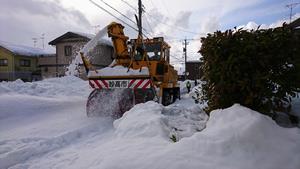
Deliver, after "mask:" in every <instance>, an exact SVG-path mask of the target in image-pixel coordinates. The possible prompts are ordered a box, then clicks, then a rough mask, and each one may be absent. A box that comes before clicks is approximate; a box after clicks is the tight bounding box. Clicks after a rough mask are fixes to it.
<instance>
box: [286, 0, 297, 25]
mask: <svg viewBox="0 0 300 169" xmlns="http://www.w3.org/2000/svg"><path fill="white" fill-rule="evenodd" d="M299 4H300V2H296V3H290V4H287V5H286V7H287V8H290V23H291V22H292V16H293V8H294V7H296V6H297V5H299Z"/></svg>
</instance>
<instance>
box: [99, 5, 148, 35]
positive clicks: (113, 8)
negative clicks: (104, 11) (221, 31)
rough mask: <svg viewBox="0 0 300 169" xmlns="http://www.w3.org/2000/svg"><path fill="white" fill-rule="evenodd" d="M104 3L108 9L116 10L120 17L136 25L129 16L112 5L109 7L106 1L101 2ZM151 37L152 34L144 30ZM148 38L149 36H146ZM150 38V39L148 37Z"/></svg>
mask: <svg viewBox="0 0 300 169" xmlns="http://www.w3.org/2000/svg"><path fill="white" fill-rule="evenodd" d="M100 1H101V2H102V3H104V4H105V5H106V6H108V7H110V8H111V9H112V10H114V11H116V12H117V13H118V14H120V15H122V16H123V17H125V18H126V19H128V20H129V21H130V22H132V23H133V24H136V22H134V21H133V20H132V19H130V18H129V17H128V16H126V15H124V14H123V13H121V12H120V11H118V10H117V9H116V8H114V7H113V6H111V5H109V4H108V3H106V2H105V1H104V0H100ZM142 29H143V30H144V31H145V32H146V33H147V34H148V35H149V36H151V35H150V33H149V32H148V31H147V30H146V29H144V28H142ZM146 37H147V36H146ZM147 38H148V37H147Z"/></svg>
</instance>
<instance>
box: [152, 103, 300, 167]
mask: <svg viewBox="0 0 300 169" xmlns="http://www.w3.org/2000/svg"><path fill="white" fill-rule="evenodd" d="M299 140H300V130H299V129H298V128H293V129H286V128H282V127H279V126H278V125H277V124H276V123H275V122H274V121H273V120H272V119H271V118H269V117H267V116H264V115H261V114H259V113H257V112H255V111H252V110H250V109H248V108H245V107H242V106H240V105H237V104H236V105H234V106H232V107H230V108H228V109H224V110H215V111H213V112H211V117H210V119H209V121H208V123H207V126H206V129H205V130H203V131H202V132H199V133H196V134H194V135H193V136H192V137H189V138H184V139H182V140H181V141H180V142H178V143H177V144H175V145H174V147H169V149H168V151H166V152H165V153H164V154H163V155H164V156H169V155H171V154H176V156H177V157H178V156H179V157H184V158H185V159H189V161H191V162H190V163H186V164H184V160H181V161H178V160H177V161H176V156H173V157H172V156H170V158H171V160H170V161H172V163H171V165H169V166H168V167H169V168H177V167H176V166H183V165H185V168H224V169H227V168H228V169H235V168H237V169H239V168H244V169H247V168H249V169H252V168H264V169H268V168H269V169H273V168H285V169H296V168H299V166H300V161H299V157H300V147H299ZM174 161H176V162H174ZM156 162H157V163H159V162H158V161H156ZM155 167H156V166H154V168H155ZM159 168H163V167H159Z"/></svg>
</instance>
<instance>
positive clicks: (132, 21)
mask: <svg viewBox="0 0 300 169" xmlns="http://www.w3.org/2000/svg"><path fill="white" fill-rule="evenodd" d="M100 1H101V2H102V3H104V4H105V5H106V6H108V7H110V8H111V9H112V10H114V11H116V12H117V13H118V14H120V15H122V16H123V17H125V18H126V19H128V20H129V21H130V22H132V23H133V24H136V23H135V22H134V21H133V20H131V19H130V18H129V17H127V16H126V15H124V14H122V13H121V12H120V11H118V10H117V9H116V8H114V7H112V6H111V5H109V4H108V3H106V2H105V1H103V0H100Z"/></svg>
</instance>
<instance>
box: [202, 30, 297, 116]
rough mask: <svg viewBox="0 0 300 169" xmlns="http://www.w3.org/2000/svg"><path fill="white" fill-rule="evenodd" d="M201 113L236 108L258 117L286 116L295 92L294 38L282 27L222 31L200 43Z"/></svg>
mask: <svg viewBox="0 0 300 169" xmlns="http://www.w3.org/2000/svg"><path fill="white" fill-rule="evenodd" d="M201 42H202V46H201V49H200V53H201V54H202V56H203V57H202V58H201V60H202V61H203V63H204V64H203V66H202V67H201V69H202V70H203V72H204V76H203V78H204V80H205V81H206V83H204V84H203V86H202V88H203V93H204V96H203V98H202V99H204V100H206V101H208V107H207V111H208V112H209V111H211V110H214V109H218V108H226V107H230V106H231V105H232V104H234V103H240V104H241V105H244V106H247V107H249V108H252V109H254V110H257V111H259V112H262V113H266V114H270V113H272V112H274V111H285V112H288V111H289V110H290V108H291V106H290V103H291V98H292V97H295V96H296V95H297V92H299V91H300V90H299V89H300V61H299V60H300V36H299V32H297V31H295V30H292V29H290V28H289V27H288V26H286V25H283V27H279V28H275V29H267V30H252V31H246V30H241V29H239V30H227V31H225V32H221V31H217V32H215V33H213V34H208V36H207V37H205V38H202V39H201Z"/></svg>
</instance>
